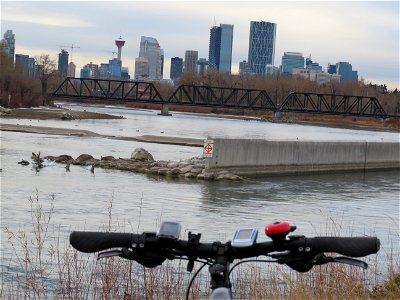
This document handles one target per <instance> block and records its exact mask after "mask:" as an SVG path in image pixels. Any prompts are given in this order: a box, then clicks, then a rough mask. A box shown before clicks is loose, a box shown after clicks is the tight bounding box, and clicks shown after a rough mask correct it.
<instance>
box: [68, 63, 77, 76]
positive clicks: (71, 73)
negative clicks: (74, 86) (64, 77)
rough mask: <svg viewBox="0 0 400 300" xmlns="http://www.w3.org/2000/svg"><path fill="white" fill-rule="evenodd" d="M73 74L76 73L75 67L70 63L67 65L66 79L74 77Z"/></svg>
mask: <svg viewBox="0 0 400 300" xmlns="http://www.w3.org/2000/svg"><path fill="white" fill-rule="evenodd" d="M75 73H76V66H75V64H74V63H73V62H72V61H71V62H70V63H69V64H68V77H75Z"/></svg>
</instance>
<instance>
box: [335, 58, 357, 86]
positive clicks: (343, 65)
mask: <svg viewBox="0 0 400 300" xmlns="http://www.w3.org/2000/svg"><path fill="white" fill-rule="evenodd" d="M336 74H339V75H340V82H347V81H353V80H354V81H357V80H358V72H357V71H354V70H353V66H352V65H351V64H350V63H348V62H338V63H337V64H336Z"/></svg>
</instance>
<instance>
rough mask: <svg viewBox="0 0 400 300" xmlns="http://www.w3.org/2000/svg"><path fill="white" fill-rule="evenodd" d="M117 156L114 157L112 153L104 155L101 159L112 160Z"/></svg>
mask: <svg viewBox="0 0 400 300" xmlns="http://www.w3.org/2000/svg"><path fill="white" fill-rule="evenodd" d="M114 159H115V158H114V156H111V155H109V156H102V157H101V158H100V160H102V161H110V160H114Z"/></svg>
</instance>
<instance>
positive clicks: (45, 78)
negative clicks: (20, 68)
mask: <svg viewBox="0 0 400 300" xmlns="http://www.w3.org/2000/svg"><path fill="white" fill-rule="evenodd" d="M36 64H37V65H38V70H39V78H40V82H41V85H42V96H43V105H46V99H47V87H48V83H49V80H50V79H51V78H52V77H55V76H56V75H57V71H56V62H55V61H54V60H52V59H51V58H50V55H49V54H41V55H40V56H39V57H37V58H36Z"/></svg>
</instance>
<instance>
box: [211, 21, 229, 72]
mask: <svg viewBox="0 0 400 300" xmlns="http://www.w3.org/2000/svg"><path fill="white" fill-rule="evenodd" d="M232 43H233V25H228V24H220V26H219V27H218V26H214V27H212V28H211V30H210V44H209V48H208V61H209V67H210V68H212V69H216V70H218V71H221V72H227V73H230V72H231V65H232Z"/></svg>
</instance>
